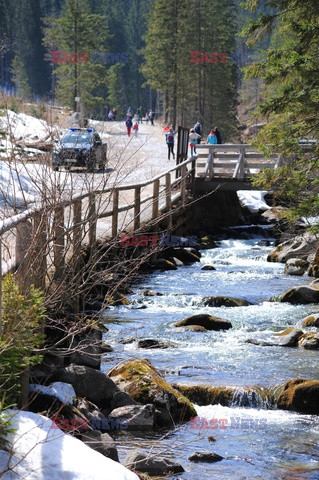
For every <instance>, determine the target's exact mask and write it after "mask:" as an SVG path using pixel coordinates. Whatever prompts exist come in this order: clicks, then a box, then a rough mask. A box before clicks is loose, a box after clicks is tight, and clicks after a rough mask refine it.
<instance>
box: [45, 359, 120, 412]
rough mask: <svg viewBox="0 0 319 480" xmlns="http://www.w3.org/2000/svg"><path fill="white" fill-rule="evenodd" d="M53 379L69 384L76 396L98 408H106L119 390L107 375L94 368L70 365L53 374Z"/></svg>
mask: <svg viewBox="0 0 319 480" xmlns="http://www.w3.org/2000/svg"><path fill="white" fill-rule="evenodd" d="M54 376H55V379H56V380H58V381H61V382H66V383H70V384H71V385H72V386H73V388H74V390H75V393H76V394H77V396H79V397H84V398H87V399H88V400H90V401H91V402H93V403H94V404H95V405H97V406H98V407H100V408H104V407H107V406H108V405H109V404H110V402H111V400H112V397H113V395H114V394H115V393H116V392H117V391H118V390H119V389H118V387H117V386H116V384H115V383H114V382H113V380H111V379H110V378H109V377H108V376H107V375H105V374H104V373H102V372H100V371H99V370H95V369H94V368H90V367H85V366H83V365H75V364H73V363H72V364H71V365H69V366H68V367H66V368H64V369H59V370H57V372H56V373H55V375H54Z"/></svg>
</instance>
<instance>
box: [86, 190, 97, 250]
mask: <svg viewBox="0 0 319 480" xmlns="http://www.w3.org/2000/svg"><path fill="white" fill-rule="evenodd" d="M88 220H89V245H90V247H93V245H94V244H95V243H96V223H97V220H96V208H95V195H94V193H90V195H89V218H88Z"/></svg>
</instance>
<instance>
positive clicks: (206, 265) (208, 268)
mask: <svg viewBox="0 0 319 480" xmlns="http://www.w3.org/2000/svg"><path fill="white" fill-rule="evenodd" d="M201 270H216V268H215V267H214V265H209V264H207V263H206V264H205V265H203V266H202V268H201Z"/></svg>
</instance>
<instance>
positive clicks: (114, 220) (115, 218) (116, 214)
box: [112, 189, 120, 238]
mask: <svg viewBox="0 0 319 480" xmlns="http://www.w3.org/2000/svg"><path fill="white" fill-rule="evenodd" d="M119 194H120V192H119V190H117V189H115V190H114V191H113V215H112V238H114V237H116V235H117V231H118V218H119Z"/></svg>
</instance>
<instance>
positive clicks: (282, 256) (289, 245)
mask: <svg viewBox="0 0 319 480" xmlns="http://www.w3.org/2000/svg"><path fill="white" fill-rule="evenodd" d="M317 244H318V239H317V238H316V236H315V235H310V234H309V233H306V234H305V235H301V236H297V237H294V238H292V239H290V240H287V241H286V242H283V243H281V244H280V245H278V246H277V247H276V248H275V249H274V250H273V251H272V252H270V253H269V255H268V257H267V261H268V262H281V263H286V262H287V260H289V259H290V258H301V259H303V260H308V257H309V256H310V255H312V254H314V252H315V250H316V246H317Z"/></svg>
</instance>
